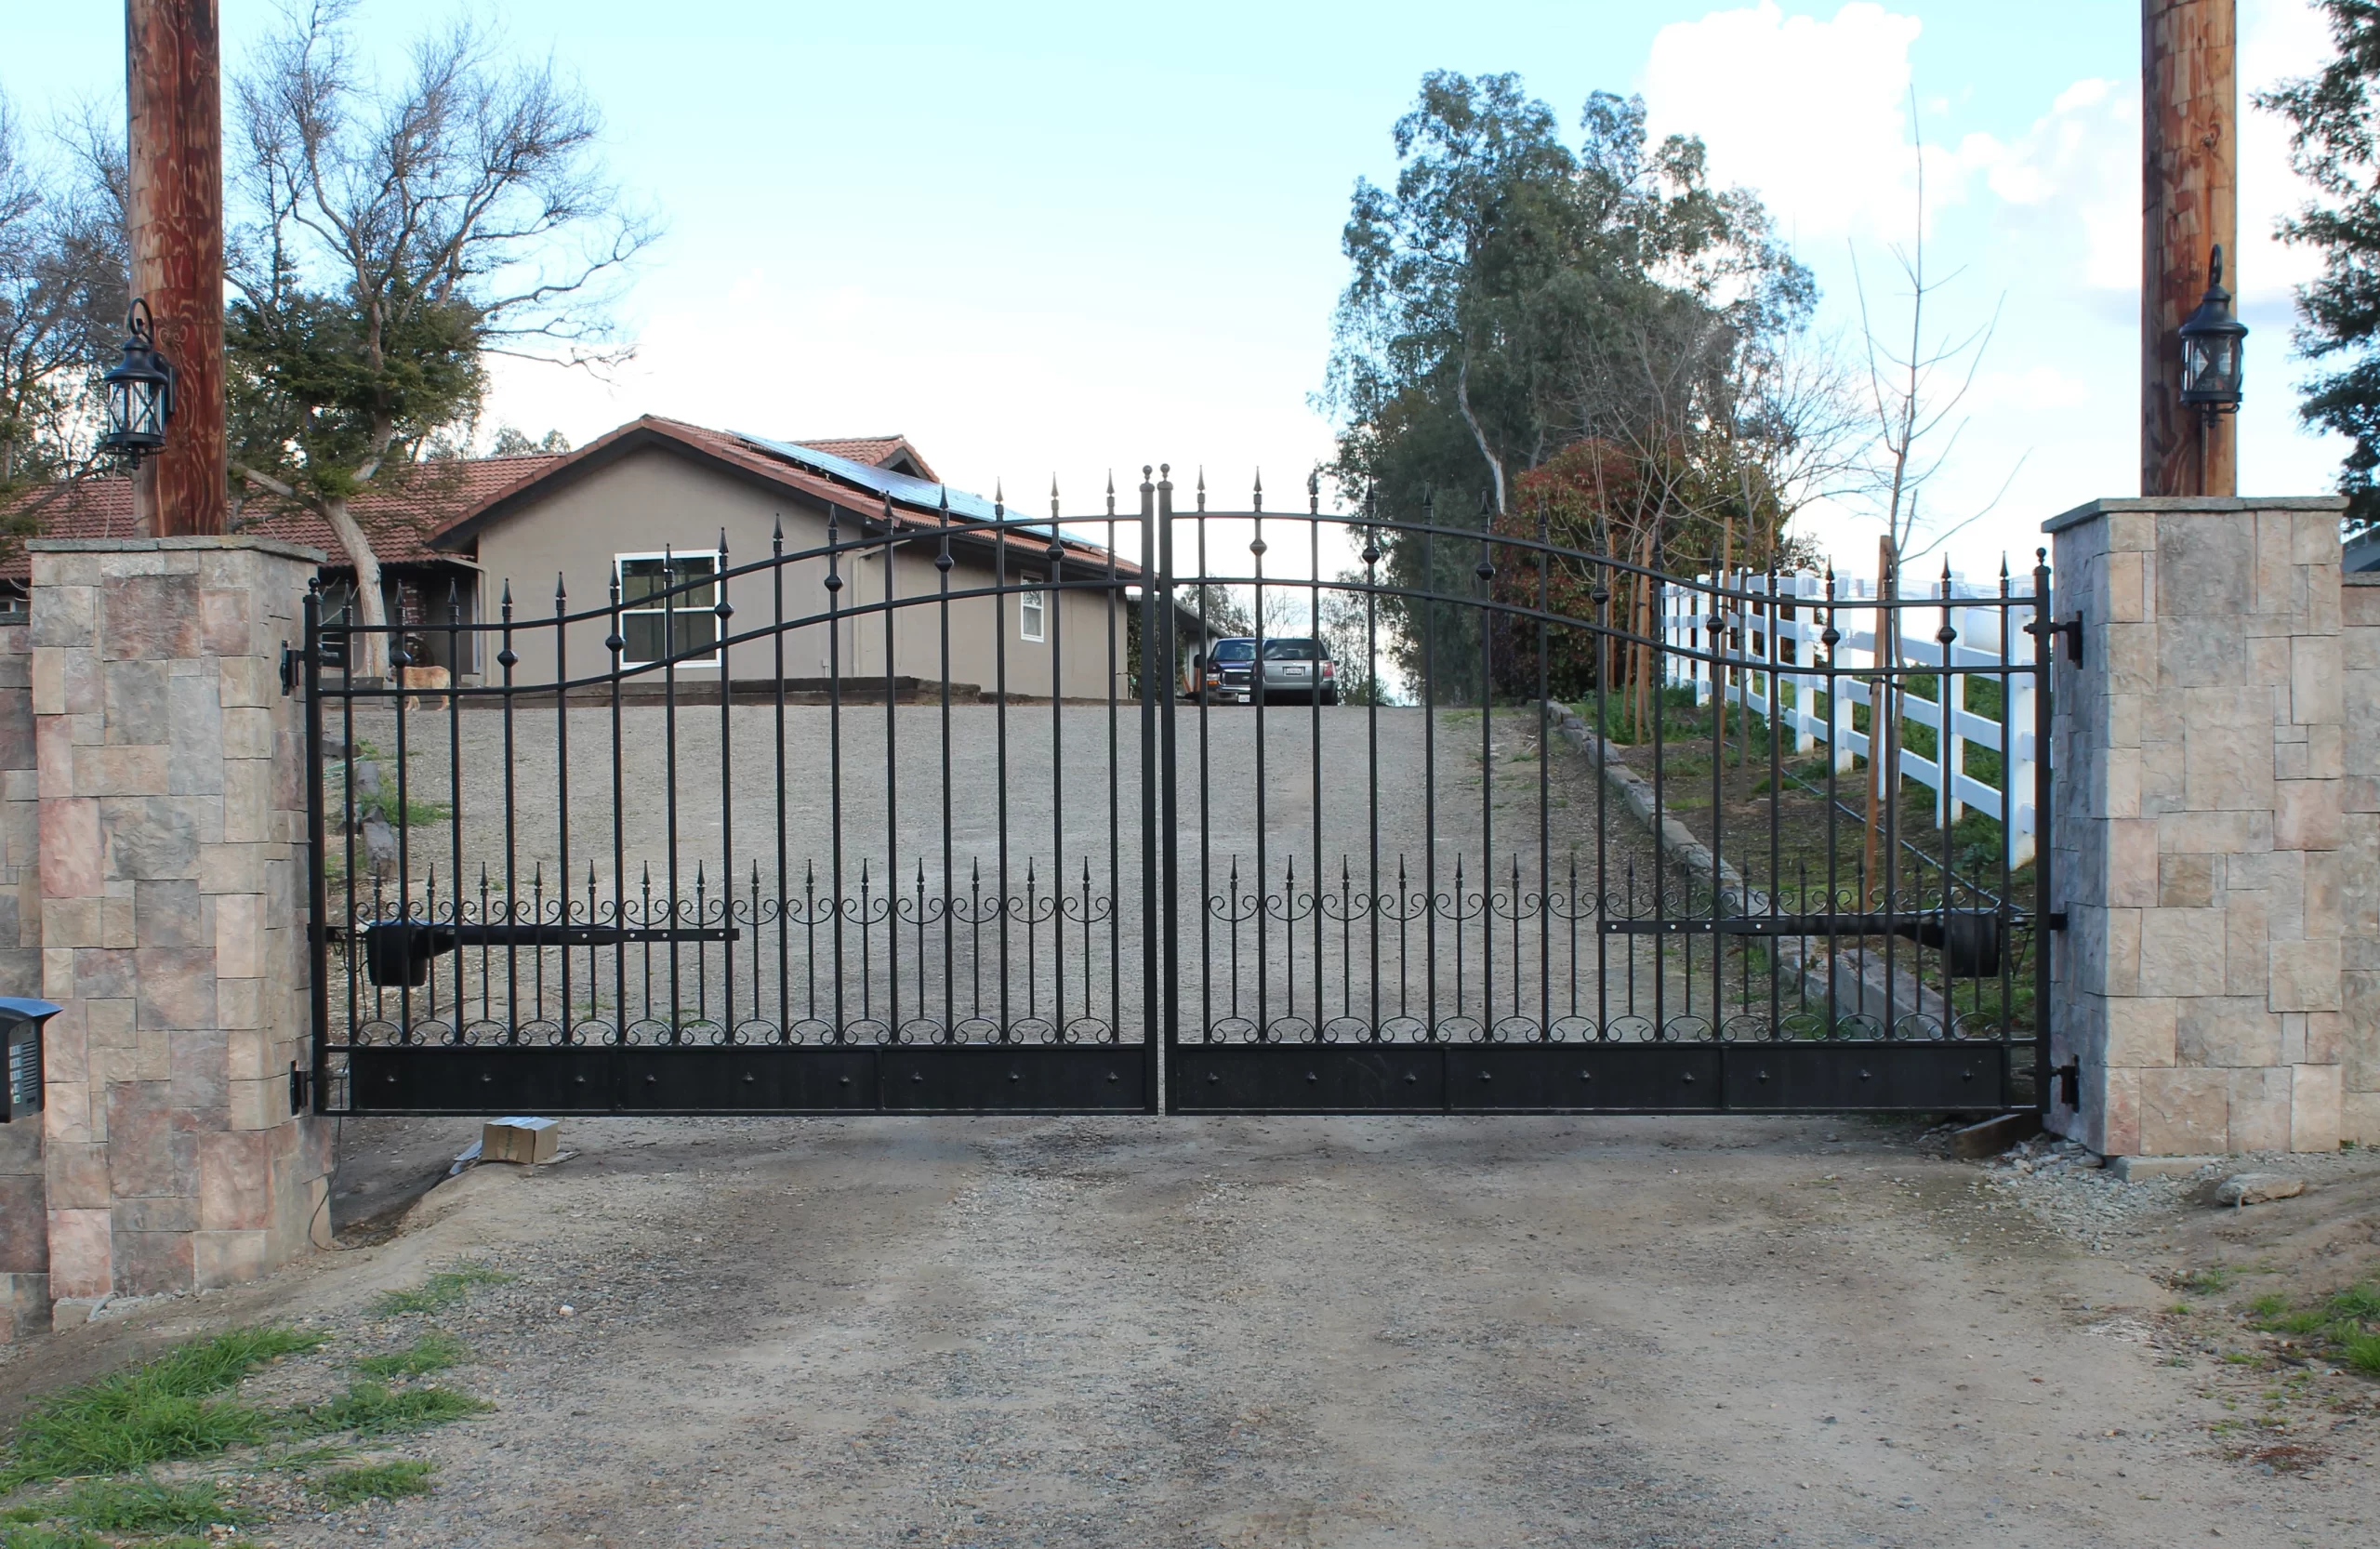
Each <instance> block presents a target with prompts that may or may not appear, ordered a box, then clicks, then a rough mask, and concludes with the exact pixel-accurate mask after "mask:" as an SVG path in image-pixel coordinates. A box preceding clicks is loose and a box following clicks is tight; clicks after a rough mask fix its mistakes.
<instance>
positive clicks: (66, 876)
mask: <svg viewBox="0 0 2380 1549" xmlns="http://www.w3.org/2000/svg"><path fill="white" fill-rule="evenodd" d="M102 861H103V856H102V853H101V850H100V847H99V803H98V802H97V801H88V800H85V799H81V798H73V797H62V798H56V799H45V800H44V801H42V803H41V888H42V893H43V895H44V896H46V897H50V898H77V897H95V896H97V895H98V894H100V893H101V892H102V891H103V889H102V887H101V882H102V880H103V879H102V877H101V875H100V871H101V866H102Z"/></svg>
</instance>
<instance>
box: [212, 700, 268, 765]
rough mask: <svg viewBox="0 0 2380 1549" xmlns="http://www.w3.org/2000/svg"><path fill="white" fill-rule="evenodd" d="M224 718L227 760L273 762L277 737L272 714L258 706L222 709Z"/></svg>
mask: <svg viewBox="0 0 2380 1549" xmlns="http://www.w3.org/2000/svg"><path fill="white" fill-rule="evenodd" d="M216 713H217V714H218V716H220V717H221V718H222V726H223V757H225V758H227V759H269V758H271V757H272V756H273V753H274V751H275V748H276V746H277V739H276V738H275V736H274V734H273V725H272V712H271V710H269V709H265V708H261V707H258V706H253V705H248V706H234V707H233V708H230V709H222V708H218V710H217V711H216Z"/></svg>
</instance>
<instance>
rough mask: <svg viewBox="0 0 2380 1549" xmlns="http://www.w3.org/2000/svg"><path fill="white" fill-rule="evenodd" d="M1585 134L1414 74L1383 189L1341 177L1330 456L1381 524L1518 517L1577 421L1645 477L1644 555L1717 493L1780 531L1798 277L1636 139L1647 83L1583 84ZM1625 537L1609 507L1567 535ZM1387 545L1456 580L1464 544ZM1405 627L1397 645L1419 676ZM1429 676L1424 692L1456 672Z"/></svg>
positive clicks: (1452, 615)
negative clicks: (1639, 94) (1651, 537)
mask: <svg viewBox="0 0 2380 1549" xmlns="http://www.w3.org/2000/svg"><path fill="white" fill-rule="evenodd" d="M1581 131H1582V133H1581V138H1580V142H1579V144H1578V148H1577V149H1575V150H1573V149H1572V148H1571V147H1570V146H1569V145H1568V144H1567V143H1565V142H1564V140H1563V139H1562V138H1561V133H1560V130H1559V128H1558V126H1557V123H1556V120H1555V118H1554V113H1553V112H1552V110H1551V109H1549V108H1548V107H1547V106H1546V105H1545V104H1544V103H1543V102H1541V101H1538V100H1536V99H1532V98H1530V97H1529V96H1528V95H1527V92H1526V91H1525V89H1524V88H1523V86H1522V84H1521V80H1520V77H1519V76H1517V75H1512V74H1503V75H1488V76H1481V77H1478V78H1475V79H1474V78H1471V77H1466V76H1463V75H1460V74H1456V73H1451V72H1444V71H1440V72H1433V73H1430V74H1429V75H1427V76H1425V77H1424V78H1423V80H1422V83H1421V97H1420V99H1419V100H1418V101H1417V102H1416V104H1415V105H1414V107H1413V109H1412V110H1411V111H1410V112H1408V113H1406V114H1405V115H1404V116H1403V117H1402V118H1400V119H1399V120H1398V121H1397V123H1396V126H1395V145H1396V152H1397V156H1398V160H1399V162H1400V164H1401V165H1400V167H1399V171H1398V175H1397V179H1396V184H1395V188H1394V189H1393V190H1388V189H1382V188H1378V187H1375V186H1374V185H1372V184H1370V183H1369V182H1361V181H1359V182H1358V183H1357V185H1356V188H1355V198H1354V204H1353V209H1352V211H1351V213H1350V216H1349V219H1348V222H1347V227H1346V232H1345V237H1344V242H1343V245H1344V248H1345V251H1346V254H1347V258H1348V260H1349V263H1350V265H1351V267H1352V274H1351V276H1350V279H1349V282H1348V285H1347V288H1346V290H1345V292H1344V294H1343V295H1342V298H1341V300H1340V304H1339V309H1338V313H1337V317H1336V324H1335V349H1334V351H1333V354H1332V358H1331V364H1330V375H1329V386H1328V388H1327V390H1326V392H1325V394H1324V399H1325V402H1326V403H1327V404H1329V407H1331V408H1332V409H1334V410H1335V411H1336V412H1337V413H1338V414H1339V416H1340V417H1341V419H1342V432H1341V436H1340V444H1339V457H1338V464H1337V468H1336V473H1337V476H1338V477H1339V479H1340V481H1341V482H1342V484H1344V485H1347V486H1350V487H1352V488H1354V489H1356V490H1361V491H1363V492H1365V493H1366V495H1367V496H1368V497H1369V499H1370V501H1371V502H1372V508H1373V510H1374V511H1375V512H1376V513H1377V514H1378V515H1380V516H1381V517H1382V518H1384V519H1386V520H1387V521H1389V522H1392V523H1395V522H1408V523H1409V522H1413V521H1415V520H1417V519H1419V518H1421V516H1422V515H1423V513H1424V512H1428V513H1430V514H1431V515H1432V516H1433V517H1434V519H1435V521H1436V522H1437V523H1440V524H1442V525H1453V526H1461V527H1469V526H1483V527H1484V526H1487V525H1488V524H1490V523H1498V522H1499V519H1500V518H1503V519H1514V518H1518V517H1521V516H1524V515H1525V513H1520V512H1517V511H1516V510H1515V500H1516V496H1517V493H1518V483H1519V481H1520V478H1521V476H1522V475H1523V474H1524V473H1525V472H1526V471H1527V470H1531V469H1534V468H1537V467H1538V466H1540V464H1543V463H1545V462H1546V461H1547V460H1548V459H1550V458H1552V457H1554V456H1555V455H1556V454H1558V453H1560V452H1561V451H1562V450H1563V449H1564V448H1565V447H1568V446H1571V445H1574V444H1579V443H1581V442H1589V441H1592V442H1594V443H1597V444H1599V445H1600V446H1602V447H1603V448H1605V449H1606V450H1605V452H1604V453H1602V454H1599V456H1601V457H1620V458H1623V459H1625V460H1627V461H1628V463H1629V465H1630V467H1631V469H1632V470H1633V471H1632V477H1633V478H1640V479H1649V480H1651V481H1652V483H1651V484H1650V485H1649V486H1648V487H1647V488H1646V490H1645V492H1644V494H1643V496H1642V497H1641V498H1638V497H1636V496H1632V497H1631V502H1630V515H1631V522H1632V523H1637V522H1639V520H1640V513H1639V510H1638V508H1640V507H1641V508H1642V513H1641V522H1648V523H1651V526H1652V529H1653V531H1654V533H1655V543H1656V550H1657V555H1658V557H1659V559H1662V560H1669V559H1671V558H1673V543H1674V542H1675V541H1684V540H1686V539H1687V538H1689V537H1691V538H1694V539H1695V540H1696V541H1699V533H1700V532H1701V530H1702V529H1703V528H1707V527H1708V526H1709V525H1710V519H1711V518H1712V517H1714V516H1716V515H1718V514H1719V512H1718V510H1717V508H1716V507H1715V506H1713V505H1712V502H1713V501H1714V500H1723V501H1724V502H1725V503H1726V504H1728V505H1730V506H1734V507H1741V508H1743V509H1744V512H1745V521H1746V523H1747V529H1746V531H1745V532H1744V534H1743V539H1742V540H1743V541H1744V542H1745V543H1746V544H1747V546H1752V545H1756V544H1760V543H1765V544H1768V545H1770V546H1774V544H1775V543H1776V542H1777V541H1778V530H1779V528H1780V527H1781V525H1782V523H1783V522H1784V520H1785V518H1786V517H1787V516H1789V515H1790V514H1791V509H1792V503H1793V501H1794V499H1795V498H1796V496H1797V495H1798V493H1799V489H1798V485H1799V483H1800V478H1801V474H1802V472H1803V470H1804V469H1805V466H1806V463H1807V459H1808V456H1809V452H1810V448H1811V445H1812V442H1813V433H1814V428H1813V426H1812V423H1811V418H1812V417H1811V414H1810V408H1811V404H1812V400H1811V399H1810V398H1808V397H1806V396H1804V395H1802V394H1801V393H1800V391H1799V383H1798V379H1797V377H1796V375H1795V364H1794V362H1793V360H1792V355H1791V352H1790V350H1789V345H1790V343H1791V341H1792V338H1793V337H1794V336H1795V335H1796V334H1797V333H1799V332H1800V331H1801V330H1802V329H1803V328H1804V327H1805V325H1806V323H1807V321H1808V318H1809V315H1810V311H1811V310H1812V308H1813V306H1814V305H1815V304H1816V299H1817V290H1816V286H1815V285H1814V284H1813V283H1812V281H1811V278H1810V275H1809V273H1808V271H1806V270H1805V269H1804V268H1803V267H1802V266H1801V265H1800V264H1799V263H1797V262H1795V261H1794V260H1793V258H1792V257H1791V255H1789V254H1788V253H1787V252H1786V251H1785V249H1784V247H1783V245H1781V244H1780V243H1779V242H1778V240H1777V238H1776V236H1775V234H1774V232H1773V230H1772V228H1771V226H1770V223H1769V219H1768V216H1767V213H1766V211H1765V209H1764V208H1763V207H1762V205H1761V204H1760V202H1759V200H1758V199H1757V198H1756V197H1755V196H1754V195H1752V193H1750V192H1745V191H1743V190H1740V189H1733V190H1721V189H1716V188H1713V187H1712V186H1711V182H1710V179H1709V173H1708V168H1707V166H1706V165H1705V158H1704V152H1703V147H1702V145H1701V142H1700V141H1699V140H1698V139H1693V138H1692V137H1690V136H1683V135H1673V136H1670V137H1668V138H1667V139H1662V140H1661V141H1659V143H1654V142H1652V140H1651V139H1650V137H1649V136H1648V135H1647V133H1646V122H1645V107H1644V103H1643V101H1642V100H1641V99H1622V98H1619V97H1615V96H1613V95H1610V94H1608V93H1603V92H1598V93H1596V94H1595V95H1594V96H1593V97H1591V98H1590V99H1588V101H1587V105H1586V109H1585V112H1584V113H1583V115H1582V118H1581ZM1705 508H1710V509H1707V510H1706V509H1705ZM1603 514H1604V515H1605V516H1608V515H1610V514H1611V513H1610V512H1608V511H1607V512H1605V513H1603ZM1698 518H1699V519H1700V520H1693V519H1698ZM1631 536H1633V533H1631V532H1622V531H1620V530H1619V529H1617V528H1615V527H1614V526H1613V525H1612V524H1611V523H1609V522H1608V521H1601V522H1591V523H1588V525H1587V527H1586V528H1584V529H1582V530H1579V531H1577V532H1575V533H1574V534H1566V540H1567V541H1577V542H1580V544H1581V545H1582V546H1591V547H1594V548H1597V549H1601V550H1602V551H1606V552H1610V551H1613V546H1614V545H1615V544H1617V545H1620V547H1623V548H1625V547H1627V545H1628V543H1629V541H1630V538H1631ZM1384 547H1385V549H1387V555H1388V557H1387V560H1386V562H1385V566H1386V570H1387V572H1388V574H1389V576H1390V577H1391V578H1392V579H1393V580H1394V581H1395V584H1397V585H1399V586H1402V587H1408V588H1412V587H1422V586H1424V585H1427V586H1429V587H1430V588H1431V589H1435V590H1440V591H1448V590H1452V591H1464V592H1467V591H1468V590H1469V589H1470V586H1471V582H1470V579H1469V577H1470V574H1471V571H1472V568H1473V566H1474V563H1475V562H1476V561H1477V559H1478V557H1479V556H1478V554H1477V553H1476V552H1475V551H1474V550H1475V549H1476V546H1475V545H1472V544H1468V543H1461V542H1449V541H1424V540H1422V539H1421V538H1419V537H1418V536H1416V535H1413V534H1410V533H1407V534H1399V533H1397V532H1396V531H1395V529H1394V528H1390V529H1388V532H1387V538H1386V542H1385V544H1384ZM1748 551H1749V549H1748ZM1695 557H1696V558H1699V559H1701V560H1704V561H1706V562H1707V561H1708V560H1709V559H1710V558H1711V557H1712V555H1711V554H1709V553H1699V552H1698V554H1697V555H1696V556H1695ZM1415 622H1416V621H1415V620H1413V619H1411V618H1409V617H1408V618H1406V619H1403V620H1402V621H1401V624H1400V630H1399V633H1400V655H1401V656H1402V657H1403V658H1404V666H1405V667H1406V669H1407V672H1408V677H1409V678H1411V679H1412V681H1414V682H1416V683H1417V684H1418V683H1421V682H1422V680H1423V679H1424V678H1426V677H1427V676H1428V675H1429V674H1428V672H1427V668H1426V664H1424V663H1422V662H1421V661H1420V660H1418V659H1416V658H1414V657H1413V655H1412V645H1413V641H1414V640H1415V638H1416V633H1417V631H1416V630H1415V629H1414V628H1413V625H1414V624H1415ZM1436 623H1437V629H1436V634H1437V636H1438V639H1439V642H1440V644H1441V647H1442V648H1443V647H1444V646H1445V645H1446V644H1447V642H1448V641H1449V639H1475V630H1474V628H1473V627H1472V626H1471V625H1470V624H1468V623H1467V622H1466V621H1465V619H1464V618H1463V617H1462V610H1455V611H1452V612H1449V613H1448V615H1446V616H1443V617H1441V618H1440V619H1438V620H1437V621H1436ZM1451 655H1452V656H1453V657H1454V658H1455V659H1465V660H1468V659H1470V658H1467V657H1464V656H1463V655H1462V653H1461V651H1460V650H1457V651H1455V652H1453V653H1451ZM1467 671H1468V673H1469V675H1470V678H1471V680H1472V681H1474V682H1475V681H1476V671H1477V669H1476V666H1475V662H1474V663H1473V665H1472V666H1470V667H1469V668H1468V669H1467ZM1442 676H1445V677H1446V678H1447V682H1444V683H1442V684H1441V685H1439V688H1438V689H1437V690H1434V691H1433V692H1440V693H1441V694H1442V695H1444V694H1456V695H1459V694H1460V693H1461V685H1460V683H1459V682H1456V681H1455V679H1454V677H1453V676H1452V675H1446V674H1442Z"/></svg>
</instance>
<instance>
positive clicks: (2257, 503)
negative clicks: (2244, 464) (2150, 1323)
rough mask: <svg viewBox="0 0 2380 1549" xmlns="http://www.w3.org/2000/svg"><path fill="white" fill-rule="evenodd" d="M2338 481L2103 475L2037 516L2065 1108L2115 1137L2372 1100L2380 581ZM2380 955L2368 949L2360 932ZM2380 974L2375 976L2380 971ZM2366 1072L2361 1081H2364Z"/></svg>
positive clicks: (2182, 1137) (2311, 1113) (2379, 1057)
mask: <svg viewBox="0 0 2380 1549" xmlns="http://www.w3.org/2000/svg"><path fill="white" fill-rule="evenodd" d="M2343 507H2344V502H2342V501H2339V500H2337V499H2333V498H2320V499H2272V500H2259V499H2148V500H2103V501H2098V502H2096V503H2094V504H2092V505H2089V506H2084V507H2082V508H2080V509H2078V510H2073V511H2069V512H2068V513H2067V514H2065V515H2064V516H2061V517H2058V518H2056V520H2054V521H2052V522H2050V523H2046V524H2045V530H2046V531H2047V532H2049V533H2050V534H2051V535H2052V540H2053V542H2054V543H2055V545H2056V557H2055V563H2054V571H2053V574H2054V576H2055V577H2056V580H2055V601H2056V609H2057V612H2058V614H2059V616H2061V617H2063V618H2073V617H2076V616H2080V617H2081V619H2082V623H2083V645H2084V649H2083V661H2082V663H2081V664H2080V665H2079V666H2078V665H2076V664H2075V663H2074V662H2073V660H2072V659H2071V656H2070V655H2069V653H2067V652H2066V651H2064V650H2061V651H2060V652H2059V653H2058V657H2059V659H2058V662H2057V665H2056V669H2055V677H2054V680H2053V688H2054V694H2055V704H2056V708H2057V709H2058V711H2059V714H2058V716H2057V721H2056V727H2055V728H2054V731H2053V736H2052V758H2053V767H2054V769H2055V771H2056V813H2055V816H2054V821H2053V823H2052V833H2053V836H2054V841H2053V846H2052V849H2051V852H2050V854H2051V860H2052V864H2053V867H2054V875H2053V880H2052V882H2051V896H2050V897H2048V898H2047V899H2046V900H2045V901H2044V906H2043V907H2047V908H2051V909H2059V908H2062V909H2064V910H2065V911H2066V914H2067V917H2068V920H2069V930H2068V932H2067V933H2066V935H2065V936H2064V937H2063V938H2060V939H2056V940H2055V941H2054V943H2053V945H2052V948H2051V953H2052V977H2053V993H2052V996H2051V1004H2050V1023H2051V1027H2052V1063H2053V1064H2054V1065H2057V1064H2064V1063H2067V1062H2069V1061H2071V1062H2073V1063H2075V1064H2076V1065H2078V1066H2080V1067H2081V1070H2082V1072H2083V1082H2082V1094H2083V1101H2082V1105H2081V1108H2080V1110H2079V1111H2077V1110H2073V1109H2067V1108H2064V1107H2062V1106H2061V1107H2059V1108H2058V1109H2056V1111H2054V1112H2053V1114H2052V1116H2051V1128H2053V1129H2056V1130H2059V1131H2061V1132H2066V1133H2068V1134H2071V1135H2073V1136H2075V1137H2076V1138H2078V1139H2082V1140H2083V1141H2084V1142H2085V1143H2087V1144H2090V1145H2094V1146H2095V1147H2097V1148H2098V1149H2101V1150H2103V1151H2106V1152H2109V1153H2111V1154H2116V1155H2165V1156H2194V1155H2203V1154H2207V1153H2210V1152H2221V1151H2234V1150H2266V1149H2281V1148H2284V1147H2287V1148H2294V1149H2316V1150H2321V1149H2329V1148H2334V1147H2335V1146H2336V1145H2338V1143H2339V1140H2340V1139H2341V1138H2342V1137H2343V1136H2345V1137H2347V1138H2362V1136H2361V1134H2360V1131H2359V1129H2358V1127H2359V1126H2360V1125H2363V1124H2366V1123H2369V1122H2371V1121H2372V1119H2373V1118H2374V1117H2380V1111H2376V1110H2380V1101H2374V1102H2370V1103H2366V1102H2361V1101H2360V1100H2359V1098H2360V1094H2361V1093H2363V1092H2380V1048H2374V1047H2373V1034H2372V1032H2371V1028H2370V1023H2371V1016H2370V1012H2369V1010H2368V1009H2367V1008H2372V1007H2374V1006H2380V949H2374V950H2373V951H2371V952H2370V953H2368V954H2366V953H2362V952H2361V951H2360V948H2359V947H2358V946H2357V945H2356V944H2357V942H2358V938H2359V933H2360V934H2361V935H2363V936H2365V937H2367V938H2368V937H2370V936H2371V935H2372V933H2373V928H2374V926H2375V925H2380V919H2375V915H2380V910H2376V909H2375V907H2374V905H2375V903H2376V902H2380V899H2375V896H2374V894H2380V879H2375V878H2374V876H2373V867H2375V866H2380V832H2374V831H2373V830H2374V827H2375V826H2380V780H2375V779H2373V777H2372V775H2373V772H2374V771H2375V769H2380V763H2375V758H2376V757H2380V706H2376V705H2375V702H2374V692H2373V691H2374V690H2375V688H2380V592H2373V593H2371V594H2370V596H2369V600H2368V601H2367V598H2366V595H2365V589H2363V588H2362V587H2361V586H2360V584H2359V585H2347V586H2343V583H2342V577H2341V575H2340V566H2339V561H2340V547H2339V541H2338V513H2339V511H2340V510H2342V509H2343ZM2366 956H2368V957H2369V959H2370V962H2369V965H2368V966H2363V958H2364V957H2366ZM2367 979H2368V980H2369V981H2371V982H2368V983H2367V982H2366V980H2367ZM2364 1082H2369V1083H2370V1084H2369V1085H2368V1086H2367V1085H2363V1084H2360V1083H2364Z"/></svg>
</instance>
